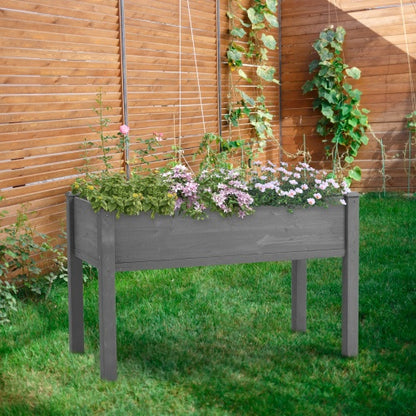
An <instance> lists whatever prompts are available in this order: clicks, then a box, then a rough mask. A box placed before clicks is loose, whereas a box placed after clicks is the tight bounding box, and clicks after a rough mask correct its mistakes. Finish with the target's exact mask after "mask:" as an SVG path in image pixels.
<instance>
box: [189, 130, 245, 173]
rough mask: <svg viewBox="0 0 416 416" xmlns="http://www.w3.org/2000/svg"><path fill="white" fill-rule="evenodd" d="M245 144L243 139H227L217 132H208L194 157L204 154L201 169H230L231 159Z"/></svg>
mask: <svg viewBox="0 0 416 416" xmlns="http://www.w3.org/2000/svg"><path fill="white" fill-rule="evenodd" d="M243 146H244V141H243V140H234V141H231V140H225V139H224V138H223V137H221V136H218V135H216V134H213V133H206V134H204V137H203V138H202V141H201V143H200V144H199V148H198V151H197V153H196V154H195V155H194V159H195V158H196V157H197V156H202V161H201V164H200V170H204V169H212V168H224V169H230V168H231V167H232V164H231V161H230V159H231V158H232V157H233V155H234V154H235V153H236V152H238V151H239V150H241V149H242V147H243Z"/></svg>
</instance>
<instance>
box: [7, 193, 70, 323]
mask: <svg viewBox="0 0 416 416" xmlns="http://www.w3.org/2000/svg"><path fill="white" fill-rule="evenodd" d="M1 199H3V198H1V197H0V200H1ZM4 215H5V211H2V212H1V213H0V216H4ZM0 235H1V239H0V324H3V323H7V322H8V321H9V320H8V314H9V312H10V311H12V310H15V308H16V296H17V294H18V292H22V291H29V292H30V293H34V294H37V295H44V296H45V298H47V297H48V296H49V293H50V290H51V287H52V284H53V283H54V281H55V280H56V279H57V278H62V277H64V274H65V268H66V257H65V255H64V253H63V250H62V248H61V247H54V246H53V245H52V241H51V239H50V238H49V237H48V236H47V235H45V234H41V233H38V232H36V231H35V230H34V228H33V227H32V226H31V225H30V224H29V222H28V216H27V214H26V211H25V208H24V207H23V209H22V210H21V211H20V212H19V213H18V215H17V219H16V222H15V223H13V224H11V225H8V226H5V227H3V228H2V229H1V233H0ZM45 254H48V256H49V258H51V259H52V261H53V262H54V267H53V268H51V271H49V273H46V274H43V275H42V274H41V272H42V271H41V269H40V268H39V267H38V265H37V263H36V260H35V259H36V257H38V258H42V257H43V256H44V255H45Z"/></svg>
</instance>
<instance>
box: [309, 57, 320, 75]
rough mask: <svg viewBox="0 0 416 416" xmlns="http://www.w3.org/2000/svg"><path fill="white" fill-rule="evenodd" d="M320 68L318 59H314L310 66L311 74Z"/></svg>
mask: <svg viewBox="0 0 416 416" xmlns="http://www.w3.org/2000/svg"><path fill="white" fill-rule="evenodd" d="M318 67H319V61H318V60H317V59H314V60H313V61H312V62H311V63H310V64H309V73H310V74H311V73H312V72H314V71H315V69H317V68H318Z"/></svg>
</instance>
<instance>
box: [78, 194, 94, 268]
mask: <svg viewBox="0 0 416 416" xmlns="http://www.w3.org/2000/svg"><path fill="white" fill-rule="evenodd" d="M74 234H75V255H76V256H77V257H78V258H80V259H82V260H85V261H87V262H88V263H90V264H91V265H93V266H95V267H97V265H98V248H97V237H98V231H97V214H96V213H95V212H94V211H93V210H92V208H91V205H90V203H89V202H87V201H85V200H83V199H81V198H75V201H74Z"/></svg>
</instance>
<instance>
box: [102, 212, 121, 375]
mask: <svg viewBox="0 0 416 416" xmlns="http://www.w3.org/2000/svg"><path fill="white" fill-rule="evenodd" d="M98 221H99V222H100V224H99V225H98V230H99V231H98V253H99V254H98V255H99V267H98V286H99V288H98V291H99V315H100V318H99V320H100V321H99V322H100V324H99V325H100V368H101V378H103V379H105V380H110V381H114V380H116V379H117V327H116V291H115V272H116V270H115V241H114V240H115V230H114V222H115V216H114V213H108V212H105V211H100V213H99V215H98Z"/></svg>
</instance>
